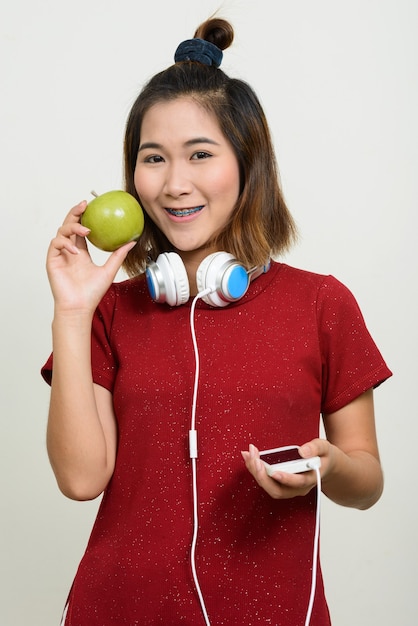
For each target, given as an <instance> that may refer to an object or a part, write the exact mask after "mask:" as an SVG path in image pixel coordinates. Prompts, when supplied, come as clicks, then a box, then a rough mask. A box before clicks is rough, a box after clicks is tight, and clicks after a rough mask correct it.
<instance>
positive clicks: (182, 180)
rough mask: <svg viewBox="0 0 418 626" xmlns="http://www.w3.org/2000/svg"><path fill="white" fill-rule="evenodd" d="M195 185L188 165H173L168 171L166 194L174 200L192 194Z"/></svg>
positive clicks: (165, 185) (165, 183)
mask: <svg viewBox="0 0 418 626" xmlns="http://www.w3.org/2000/svg"><path fill="white" fill-rule="evenodd" d="M192 190H193V183H192V181H191V178H190V175H189V171H188V168H187V165H186V164H183V163H171V164H170V165H169V167H168V168H167V169H166V177H165V182H164V193H165V194H166V195H168V196H171V197H172V198H178V197H180V196H183V195H187V194H189V193H191V192H192Z"/></svg>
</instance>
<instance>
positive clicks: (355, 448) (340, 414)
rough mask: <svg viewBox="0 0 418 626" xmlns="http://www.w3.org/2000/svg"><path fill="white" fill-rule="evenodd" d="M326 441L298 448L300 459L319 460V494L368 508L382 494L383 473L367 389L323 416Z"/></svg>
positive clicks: (320, 440) (344, 504)
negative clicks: (310, 457)
mask: <svg viewBox="0 0 418 626" xmlns="http://www.w3.org/2000/svg"><path fill="white" fill-rule="evenodd" d="M323 421H324V427H325V433H326V436H327V439H326V440H323V439H315V440H313V441H311V442H309V443H307V444H305V445H303V446H302V447H301V449H300V453H301V455H302V456H304V457H307V456H314V455H318V456H320V457H321V461H322V467H321V474H322V491H323V492H324V493H325V494H326V495H327V496H328V497H329V498H330V499H331V500H333V501H334V502H336V503H337V504H341V505H343V506H350V507H354V508H358V509H368V508H369V507H371V506H373V504H375V503H376V502H377V501H378V500H379V498H380V496H381V494H382V491H383V472H382V468H381V465H380V458H379V449H378V444H377V437H376V427H375V418H374V404H373V390H372V389H370V390H368V391H366V392H365V393H363V394H361V395H360V396H359V397H358V398H356V399H355V400H353V401H352V402H350V403H349V404H347V405H346V406H345V407H343V408H342V409H340V410H338V411H335V413H329V414H327V415H324V417H323Z"/></svg>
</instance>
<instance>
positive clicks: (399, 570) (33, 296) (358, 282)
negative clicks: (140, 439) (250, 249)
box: [0, 0, 418, 626]
mask: <svg viewBox="0 0 418 626" xmlns="http://www.w3.org/2000/svg"><path fill="white" fill-rule="evenodd" d="M220 2H221V0H219V3H218V1H217V0H199V2H196V1H195V0H177V2H172V1H171V0H161V1H160V2H141V0H135V1H133V0H119V2H117V3H116V2H111V1H110V0H100V1H99V0H82V1H81V0H73V2H71V3H69V2H65V3H64V2H62V1H60V0H54V1H52V0H35V1H33V0H14V1H13V3H12V2H10V1H9V2H6V1H4V2H3V3H2V7H1V18H0V64H1V74H0V76H1V78H0V81H1V82H0V89H1V98H0V125H1V130H0V151H1V156H0V158H1V170H0V171H1V178H2V181H1V188H0V193H1V248H0V250H1V265H0V267H1V286H2V288H1V325H0V328H1V365H0V367H1V376H0V380H1V394H0V402H1V409H0V410H1V413H0V415H1V436H0V463H1V471H0V481H1V484H0V487H1V506H2V510H1V516H0V524H1V532H0V541H1V556H0V568H1V569H0V577H1V578H0V589H1V599H0V625H1V626H23V625H26V624H30V625H31V626H58V623H59V618H60V613H61V610H62V607H63V604H64V602H65V598H66V595H67V592H68V590H69V587H70V585H71V581H72V578H73V576H74V573H75V570H76V567H77V564H78V562H79V560H80V558H81V556H82V552H83V550H84V547H85V544H86V541H87V539H88V535H89V532H90V528H91V525H92V522H93V519H94V516H95V512H96V510H97V505H98V501H95V502H89V503H77V502H72V501H69V500H67V499H65V498H64V496H62V495H61V494H60V493H59V491H58V489H57V487H56V484H55V480H54V477H53V475H52V471H51V469H50V467H49V463H48V459H47V455H46V450H45V427H46V417H47V408H48V391H49V390H48V387H47V386H46V385H45V384H44V383H43V381H42V380H41V378H40V375H39V369H40V366H41V365H42V363H43V362H44V360H45V359H46V357H47V356H48V354H49V351H50V348H51V341H50V321H51V317H52V299H51V296H50V293H49V287H48V283H47V279H46V275H45V271H44V263H45V254H46V249H47V246H48V244H49V241H50V239H51V238H52V236H53V235H54V233H55V231H56V229H57V227H58V225H59V224H60V222H61V221H62V219H63V217H64V215H65V214H66V212H67V211H68V210H69V209H70V207H71V206H73V205H74V204H76V203H77V202H78V201H79V200H81V199H83V198H88V197H89V192H90V190H91V189H92V188H94V189H96V191H98V192H104V191H108V190H110V189H114V188H120V187H121V184H122V166H121V163H122V159H121V155H122V138H123V131H124V125H125V121H126V117H127V114H128V111H129V109H130V106H131V104H132V103H133V100H134V98H135V96H136V94H137V92H138V91H139V89H140V88H141V86H142V85H143V83H144V82H145V81H146V80H147V79H148V78H149V77H150V76H151V75H152V74H154V73H155V72H157V71H159V70H161V69H163V68H165V67H166V66H167V65H169V64H171V62H172V58H173V54H174V50H175V48H176V46H177V45H178V43H179V42H180V41H182V40H183V39H187V38H189V37H192V36H193V33H194V29H195V27H196V26H197V25H198V24H199V23H200V22H201V21H203V20H204V19H206V18H207V17H208V16H209V15H210V14H212V13H213V12H214V11H215V10H216V9H217V8H218V6H219V4H220ZM221 14H222V15H224V16H225V17H227V18H229V19H230V20H231V21H232V23H233V25H234V27H235V30H236V41H235V44H234V46H233V48H231V49H230V50H229V51H227V52H226V53H225V56H224V63H223V69H224V70H225V71H226V72H227V73H230V74H231V75H234V76H237V77H240V78H244V79H245V80H248V82H250V83H251V84H252V85H253V87H254V88H255V89H256V91H257V93H258V94H259V96H260V98H261V100H262V102H263V105H264V107H265V110H266V113H267V115H268V118H269V121H270V126H271V130H272V133H273V136H274V141H275V144H276V148H277V155H278V161H279V167H280V171H281V178H282V184H283V188H284V193H285V196H286V199H287V201H288V204H289V206H290V208H291V210H292V212H293V214H294V216H295V218H296V220H297V222H298V225H299V228H300V231H301V239H300V243H299V244H298V246H297V247H296V248H295V249H294V251H293V252H292V253H290V254H289V255H288V256H287V257H286V258H285V261H286V262H288V263H291V264H294V265H296V266H299V267H303V268H305V269H310V270H313V271H318V272H324V273H331V274H334V275H335V276H337V278H339V279H340V280H342V281H343V282H344V283H345V284H346V285H347V286H348V287H349V288H350V289H351V290H352V291H353V292H354V294H355V295H356V297H357V300H358V302H359V304H360V306H361V308H362V310H363V313H364V316H365V318H366V321H367V324H368V327H369V329H370V331H371V333H372V335H373V336H374V338H375V340H376V342H377V344H378V345H379V347H380V349H381V351H382V353H383V355H384V357H385V359H386V361H387V362H388V365H389V367H391V369H392V370H393V371H394V377H393V378H392V379H391V380H390V381H388V382H386V383H385V384H384V385H383V386H382V387H381V388H379V389H378V390H377V391H376V394H375V397H376V413H377V427H378V435H379V440H380V447H381V455H382V461H383V465H384V469H385V475H386V489H385V492H384V495H383V497H382V499H381V500H380V502H379V503H378V504H377V505H376V506H375V507H374V508H373V509H371V510H369V511H366V512H359V511H353V510H349V509H343V508H340V507H338V506H336V505H334V504H332V503H330V502H328V501H324V506H323V513H322V561H323V568H324V573H325V581H326V588H327V593H328V600H329V605H330V609H331V613H332V616H333V624H334V625H335V626H353V624H355V625H356V626H370V625H374V624H379V626H393V624H395V623H396V624H399V625H401V626H414V625H415V624H416V623H417V618H416V606H415V605H416V580H417V564H418V548H417V545H418V544H417V540H416V533H417V528H418V515H417V505H416V495H415V480H414V478H415V474H416V469H415V456H414V453H415V447H416V446H415V442H416V440H417V428H418V427H417V411H416V399H415V393H416V378H417V367H416V352H417V348H418V341H417V339H418V337H417V319H418V306H417V270H418V267H417V247H416V241H417V237H416V230H417V204H418V202H417V171H418V148H417V146H418V126H417V111H418V87H417V79H418V71H417V70H418V67H417V60H418V44H417V42H418V4H417V2H415V1H414V0H352V1H351V2H340V1H338V0H317V1H316V2H312V0H298V1H294V2H290V1H285V0H257V1H256V2H255V1H252V0H230V1H228V0H226V1H225V2H224V3H223V5H221ZM94 254H96V253H94ZM97 260H98V262H101V260H102V258H101V257H100V255H97ZM138 349H139V350H140V349H141V346H138ZM284 443H286V442H284ZM295 626H298V625H295Z"/></svg>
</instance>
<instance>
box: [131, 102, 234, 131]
mask: <svg viewBox="0 0 418 626" xmlns="http://www.w3.org/2000/svg"><path fill="white" fill-rule="evenodd" d="M196 133H197V134H198V135H201V134H202V133H203V134H204V135H208V134H210V135H211V136H213V137H217V138H218V139H219V138H221V137H223V133H222V131H221V128H220V125H219V122H218V119H217V117H216V115H215V113H213V112H212V111H210V110H208V109H207V108H206V107H204V106H203V105H202V104H200V103H199V102H198V101H196V100H194V99H193V98H190V97H180V98H176V99H175V100H169V101H161V102H157V103H156V104H153V105H152V106H151V107H150V108H149V109H148V110H147V112H146V113H145V115H144V117H143V120H142V126H141V141H145V140H146V139H147V138H148V135H157V134H158V135H160V136H166V137H167V139H169V138H170V137H172V138H174V137H179V136H180V135H195V134H196ZM223 138H224V137H223ZM224 139H225V138H224Z"/></svg>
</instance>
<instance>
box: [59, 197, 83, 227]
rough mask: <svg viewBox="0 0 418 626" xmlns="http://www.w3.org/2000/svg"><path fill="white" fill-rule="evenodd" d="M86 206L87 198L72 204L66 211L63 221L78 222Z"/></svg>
mask: <svg viewBox="0 0 418 626" xmlns="http://www.w3.org/2000/svg"><path fill="white" fill-rule="evenodd" d="M86 208H87V200H82V201H81V202H79V203H78V204H76V205H75V206H73V207H72V209H70V211H69V212H68V213H67V215H66V217H65V219H64V223H66V222H74V221H76V222H79V221H80V218H81V216H82V215H83V213H84V211H85V210H86Z"/></svg>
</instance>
